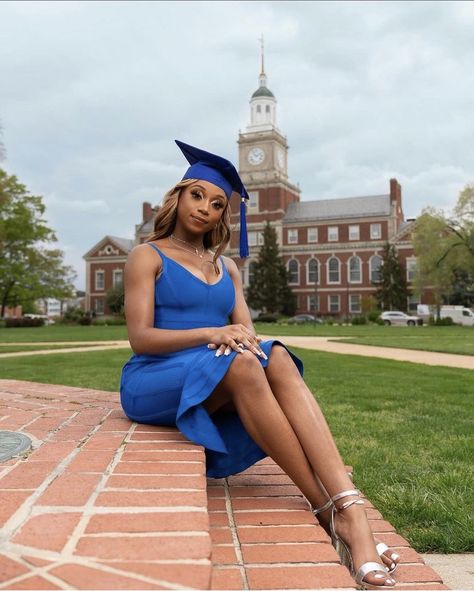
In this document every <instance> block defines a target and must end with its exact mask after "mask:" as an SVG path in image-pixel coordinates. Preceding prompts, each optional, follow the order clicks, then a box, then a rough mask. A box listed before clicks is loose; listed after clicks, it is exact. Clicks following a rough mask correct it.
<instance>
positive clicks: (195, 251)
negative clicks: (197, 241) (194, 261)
mask: <svg viewBox="0 0 474 591" xmlns="http://www.w3.org/2000/svg"><path fill="white" fill-rule="evenodd" d="M169 238H170V239H172V240H175V241H179V242H183V243H184V244H186V245H187V246H189V247H190V248H192V249H193V251H194V252H193V253H192V254H195V255H196V256H198V257H199V258H200V259H201V260H202V257H203V256H204V253H205V252H206V249H205V248H204V245H203V247H202V251H201V253H200V252H199V249H197V248H196V247H195V246H193V245H192V244H190V243H189V242H187V241H186V240H182V239H181V238H177V237H176V236H174V235H173V234H170V235H169ZM176 248H181V250H184V251H185V252H189V250H186V249H185V248H183V247H182V246H180V245H179V244H176Z"/></svg>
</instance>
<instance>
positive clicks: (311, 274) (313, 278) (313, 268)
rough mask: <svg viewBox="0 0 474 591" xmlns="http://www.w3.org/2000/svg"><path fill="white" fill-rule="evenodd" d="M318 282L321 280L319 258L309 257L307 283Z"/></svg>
mask: <svg viewBox="0 0 474 591" xmlns="http://www.w3.org/2000/svg"><path fill="white" fill-rule="evenodd" d="M318 282H319V268H318V260H317V259H309V261H308V275H307V283H318Z"/></svg>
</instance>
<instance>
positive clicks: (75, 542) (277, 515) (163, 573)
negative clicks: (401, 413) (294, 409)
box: [0, 380, 447, 590]
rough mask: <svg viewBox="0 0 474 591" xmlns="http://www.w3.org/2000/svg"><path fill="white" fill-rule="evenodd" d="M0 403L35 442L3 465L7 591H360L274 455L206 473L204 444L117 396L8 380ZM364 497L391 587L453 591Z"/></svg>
mask: <svg viewBox="0 0 474 591" xmlns="http://www.w3.org/2000/svg"><path fill="white" fill-rule="evenodd" d="M0 407H1V409H0V429H2V430H11V431H21V432H24V433H25V434H27V435H29V436H31V437H32V438H34V449H33V450H30V451H29V452H27V453H26V454H24V455H23V456H21V457H19V458H18V457H17V458H12V459H11V460H9V461H7V462H3V463H1V464H0V498H1V503H0V528H1V535H0V589H71V588H75V589H104V588H106V589H119V588H120V589H181V588H194V589H210V588H212V589H303V588H304V589H317V588H326V589H329V588H330V589H336V588H341V589H353V588H354V582H353V580H352V579H351V578H350V577H349V575H348V572H347V570H346V569H345V568H344V567H342V566H341V565H340V564H339V562H338V560H337V555H336V553H335V551H334V549H333V548H332V546H331V545H330V543H329V540H328V538H327V536H326V534H325V533H324V531H323V530H322V529H321V528H320V527H319V526H318V525H317V523H316V522H315V520H314V518H313V516H312V514H311V513H310V511H309V509H308V505H307V504H306V502H305V501H304V499H303V497H302V495H301V493H300V492H299V491H298V489H297V488H296V487H295V486H294V485H293V484H292V482H291V481H290V480H289V478H288V477H287V476H286V475H285V474H283V473H282V471H281V470H280V468H279V467H278V466H276V465H275V464H274V463H273V462H272V461H271V460H269V459H266V460H263V461H262V462H259V463H258V464H257V465H255V466H253V467H251V468H250V469H249V470H247V471H246V472H244V473H242V474H239V475H236V476H232V477H230V478H228V479H222V480H214V479H209V480H208V481H207V482H206V478H205V457H204V453H203V450H202V448H201V447H200V446H196V445H194V444H192V443H190V442H188V441H187V440H186V439H185V438H184V437H183V436H182V435H181V434H180V433H178V432H177V430H176V429H169V428H163V427H153V426H148V425H137V424H136V423H131V422H130V421H129V420H128V419H127V418H126V417H125V416H124V414H123V412H122V410H121V408H120V404H119V400H118V395H117V394H116V393H111V392H101V391H97V390H89V389H81V388H72V387H68V386H52V385H46V384H37V383H32V382H20V381H15V380H0ZM206 485H207V486H206ZM368 506H369V518H370V519H371V524H372V526H373V528H374V531H376V532H378V533H377V535H378V537H379V538H380V539H381V540H383V541H385V542H386V543H387V544H390V545H391V546H393V547H395V548H397V550H398V551H399V553H400V554H401V556H402V561H403V565H402V566H401V567H400V568H399V569H398V570H397V577H396V578H397V580H398V581H399V584H398V585H397V586H396V589H427V590H428V589H447V587H446V586H444V585H443V584H442V581H441V578H440V577H439V576H438V575H437V573H435V571H434V570H433V569H431V568H430V567H427V566H426V565H425V564H424V563H423V561H422V559H421V557H419V555H418V554H417V553H416V552H415V551H414V550H413V549H412V548H410V547H409V544H408V542H406V540H404V539H403V538H401V537H400V536H398V535H397V534H396V532H395V531H394V530H393V528H392V526H391V525H390V524H388V523H387V522H386V521H384V520H383V519H382V517H381V515H380V513H378V511H376V510H375V509H374V508H373V507H372V506H371V505H370V503H369V504H368ZM211 538H212V547H211ZM211 550H212V562H211Z"/></svg>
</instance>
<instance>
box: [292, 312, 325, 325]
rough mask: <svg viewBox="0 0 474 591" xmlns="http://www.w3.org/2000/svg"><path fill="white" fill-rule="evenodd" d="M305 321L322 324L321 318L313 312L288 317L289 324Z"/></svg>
mask: <svg viewBox="0 0 474 591" xmlns="http://www.w3.org/2000/svg"><path fill="white" fill-rule="evenodd" d="M305 322H312V323H313V324H322V323H323V321H322V320H321V318H315V317H314V316H313V315H312V314H297V315H296V316H292V317H291V318H288V324H304V323H305Z"/></svg>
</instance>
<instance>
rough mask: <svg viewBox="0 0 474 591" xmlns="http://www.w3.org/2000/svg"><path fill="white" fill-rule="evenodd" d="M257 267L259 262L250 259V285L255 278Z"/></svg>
mask: <svg viewBox="0 0 474 591" xmlns="http://www.w3.org/2000/svg"><path fill="white" fill-rule="evenodd" d="M256 269H257V263H256V262H255V261H250V264H249V285H250V284H251V283H252V282H253V280H254V278H255V271H256Z"/></svg>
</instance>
